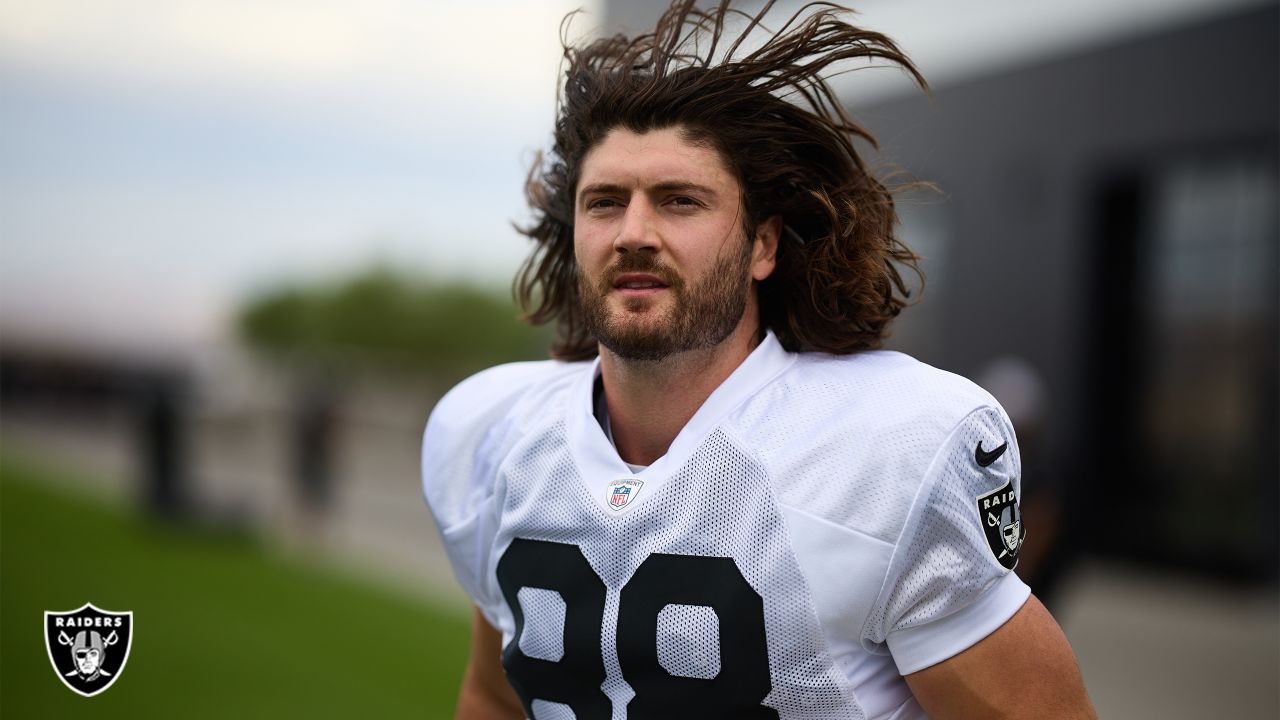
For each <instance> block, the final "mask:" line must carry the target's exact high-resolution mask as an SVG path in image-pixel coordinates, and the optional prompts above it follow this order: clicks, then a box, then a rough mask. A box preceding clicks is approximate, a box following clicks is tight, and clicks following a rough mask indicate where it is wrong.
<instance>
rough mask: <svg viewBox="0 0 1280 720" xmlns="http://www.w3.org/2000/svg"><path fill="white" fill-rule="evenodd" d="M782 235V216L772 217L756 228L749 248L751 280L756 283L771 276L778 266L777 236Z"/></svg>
mask: <svg viewBox="0 0 1280 720" xmlns="http://www.w3.org/2000/svg"><path fill="white" fill-rule="evenodd" d="M781 233H782V216H781V215H774V216H772V217H770V218H769V219H767V220H765V221H764V222H762V223H760V224H759V225H757V226H756V238H755V241H754V242H753V243H752V246H751V278H752V279H753V280H755V281H757V282H759V281H761V280H764V279H765V278H767V277H769V276H770V275H772V274H773V269H774V268H775V267H776V266H777V264H778V236H779V235H780V234H781Z"/></svg>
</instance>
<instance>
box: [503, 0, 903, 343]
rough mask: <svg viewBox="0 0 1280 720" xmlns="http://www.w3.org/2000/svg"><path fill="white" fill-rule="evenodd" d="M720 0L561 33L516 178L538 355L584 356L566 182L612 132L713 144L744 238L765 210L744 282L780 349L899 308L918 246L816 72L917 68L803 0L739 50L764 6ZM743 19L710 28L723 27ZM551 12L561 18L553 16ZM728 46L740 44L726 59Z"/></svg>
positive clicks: (872, 326)
mask: <svg viewBox="0 0 1280 720" xmlns="http://www.w3.org/2000/svg"><path fill="white" fill-rule="evenodd" d="M729 4H730V2H729V0H722V2H720V3H719V5H718V6H717V7H716V8H715V9H712V10H701V9H697V8H695V7H694V0H676V1H675V2H674V3H673V4H672V5H671V7H670V8H669V9H668V10H667V11H666V12H665V13H664V14H663V15H662V18H661V19H660V20H659V21H658V24H657V26H656V27H655V28H654V30H653V31H652V32H650V33H646V34H643V35H639V36H637V37H635V38H627V37H625V36H623V35H615V36H613V37H608V38H602V39H599V40H595V41H593V42H591V43H589V44H587V45H586V46H585V47H581V48H578V47H573V46H571V45H570V44H569V43H568V42H567V41H566V42H564V57H565V64H566V66H567V71H566V73H565V83H564V86H563V89H562V91H561V93H560V96H559V98H558V112H557V121H556V127H555V137H554V146H553V147H552V150H551V153H550V155H549V157H547V158H545V159H544V158H543V157H539V159H538V161H537V162H535V164H534V167H533V169H532V170H531V171H530V173H529V182H528V185H527V188H526V192H527V195H528V200H529V205H530V207H531V209H532V210H533V215H534V221H533V223H532V224H531V225H529V226H527V227H523V228H520V231H521V232H522V233H524V234H525V235H527V236H528V237H530V238H532V239H533V240H534V242H535V244H536V247H535V249H534V252H533V253H532V254H531V255H530V256H529V258H528V259H527V260H526V261H525V263H524V265H523V267H522V268H521V269H520V272H519V273H518V274H517V276H516V279H515V283H514V288H513V289H514V292H515V294H516V297H517V299H518V300H519V302H520V303H521V305H522V306H523V308H524V309H525V313H526V315H525V317H526V319H527V320H528V321H530V322H532V323H535V324H542V323H547V322H555V323H556V337H555V340H554V341H553V344H552V348H551V353H552V355H553V356H555V357H557V358H561V359H566V360H578V359H586V358H590V357H593V356H594V355H595V354H596V352H597V349H596V341H595V338H594V337H592V335H591V334H590V331H589V330H588V329H587V327H586V324H585V323H584V317H583V310H582V307H581V303H580V299H579V296H578V282H577V266H576V262H575V259H574V250H573V223H574V193H575V190H576V186H577V182H578V176H579V173H580V172H581V168H582V161H583V159H584V158H585V157H586V154H587V152H588V151H589V150H591V149H592V148H593V147H594V146H595V145H596V144H597V143H599V142H600V141H601V140H603V139H604V137H605V135H606V134H608V132H609V131H610V130H612V129H614V128H618V127H622V128H627V129H629V130H632V131H634V132H637V133H643V132H647V131H649V130H654V129H661V128H667V127H673V126H680V127H682V128H683V129H684V130H685V132H686V133H687V134H688V135H689V136H691V137H693V138H696V139H697V140H699V141H704V142H708V143H710V144H711V145H712V146H713V147H715V148H716V149H717V150H718V151H719V153H720V154H721V156H722V157H723V158H724V159H725V161H726V162H727V163H728V164H729V166H730V169H731V170H732V171H733V172H735V173H736V175H737V178H738V180H739V182H740V183H741V185H742V187H743V195H744V206H745V209H746V223H745V224H746V229H747V231H748V232H747V238H748V242H750V241H751V239H753V238H754V236H755V227H756V225H757V224H758V223H760V222H763V221H764V220H765V219H767V218H770V217H772V216H774V215H780V216H781V217H782V221H783V231H782V236H781V238H780V242H779V244H778V257H777V267H776V269H775V270H774V272H773V274H772V275H771V276H770V277H769V278H768V279H766V280H765V281H764V282H763V283H761V285H760V295H759V299H760V311H761V321H762V323H763V324H764V325H765V326H766V327H769V328H772V329H773V331H774V333H776V334H777V336H778V339H779V341H781V343H782V345H783V347H785V348H787V349H788V350H792V351H823V352H831V353H852V352H856V351H858V350H863V349H868V348H874V347H878V346H879V345H880V344H881V342H882V341H883V340H884V338H885V336H886V335H887V331H888V325H889V323H890V321H892V320H893V318H894V317H896V316H897V315H898V313H899V312H900V311H901V310H902V308H903V307H905V306H906V304H907V297H908V295H909V291H908V289H907V286H906V284H905V283H904V281H903V278H902V275H901V274H900V272H899V267H898V266H899V265H901V266H904V267H906V268H909V269H910V270H912V271H914V272H915V273H916V274H917V275H919V274H920V270H919V266H918V265H917V262H918V260H919V257H918V256H917V255H916V254H915V253H913V252H912V251H911V250H910V249H909V248H907V247H906V245H904V244H903V243H902V242H901V241H900V240H899V239H898V237H897V236H896V234H895V231H894V227H895V225H896V224H897V213H896V212H895V210H894V204H893V195H892V193H891V191H890V190H889V189H888V188H886V186H885V185H884V184H883V183H882V182H881V181H879V180H877V179H876V178H875V177H873V176H872V174H871V172H870V171H869V170H868V168H867V166H866V164H865V162H864V161H863V158H862V157H861V156H859V154H858V152H857V150H856V149H855V147H854V141H855V138H861V139H862V140H864V141H866V142H868V143H870V144H871V145H872V146H873V147H874V146H875V139H874V138H873V137H872V136H871V134H870V133H869V132H868V131H867V130H866V129H865V128H863V127H861V126H860V125H858V124H857V123H856V122H854V120H853V119H852V118H851V117H850V116H849V114H848V113H847V112H846V111H845V110H844V108H843V107H842V106H841V104H840V102H839V99H838V98H837V97H836V95H835V93H834V92H833V91H832V89H831V87H830V86H829V85H828V84H827V81H826V79H825V77H824V76H825V74H827V73H829V72H830V68H831V66H832V65H833V64H834V63H837V62H842V61H845V62H847V61H851V60H862V61H864V62H865V61H887V62H890V63H894V64H897V65H899V66H900V67H902V68H903V69H904V70H906V72H908V73H909V74H910V75H911V77H912V78H914V79H915V81H916V82H917V83H918V84H919V85H920V86H921V87H922V88H926V89H927V85H926V83H925V80H924V78H923V77H922V76H921V75H920V73H919V71H918V70H917V69H916V67H915V66H914V65H913V64H912V63H911V61H910V60H909V59H908V58H907V57H906V55H904V54H903V53H902V51H901V50H899V49H898V47H897V45H895V44H894V43H893V41H892V40H890V39H889V38H888V37H885V36H884V35H881V34H880V33H876V32H871V31H869V30H864V29H861V28H858V27H855V26H853V25H850V24H849V23H847V22H845V21H844V20H843V16H844V15H845V14H846V13H848V12H849V11H848V10H846V9H844V8H841V7H839V6H836V5H831V4H829V3H819V2H815V3H810V4H808V5H806V6H804V7H803V8H801V9H800V10H799V11H797V12H796V13H795V14H794V15H792V16H791V18H790V19H788V20H787V21H786V22H785V23H784V24H783V25H782V27H781V28H780V29H778V30H777V31H773V32H771V33H770V35H769V37H768V38H767V40H766V41H765V42H764V44H762V45H760V46H759V47H758V48H756V49H753V50H750V51H747V50H744V49H743V45H744V43H746V42H747V40H748V37H749V36H750V35H752V34H753V33H754V32H756V31H757V30H759V29H762V28H763V27H764V26H763V24H762V22H763V19H764V16H765V15H766V14H767V13H768V12H769V9H770V8H771V6H772V5H773V2H768V3H766V4H765V6H764V8H763V9H762V10H760V12H758V13H756V14H755V15H747V14H745V13H742V12H740V11H737V10H734V9H732V8H730V7H729ZM734 17H737V18H741V19H743V20H744V21H745V22H746V28H745V29H744V30H743V31H742V32H741V33H740V34H739V35H737V37H736V38H732V39H730V38H727V37H724V36H723V35H724V30H725V23H726V21H727V20H730V19H731V18H734ZM566 20H567V18H566ZM739 54H741V56H740V57H739Z"/></svg>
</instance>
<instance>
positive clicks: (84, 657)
mask: <svg viewBox="0 0 1280 720" xmlns="http://www.w3.org/2000/svg"><path fill="white" fill-rule="evenodd" d="M75 654H76V667H77V668H78V669H79V670H80V674H81V675H92V674H94V673H95V672H97V671H98V664H99V663H100V662H102V651H101V650H98V649H97V648H78V649H77V650H76V652H75Z"/></svg>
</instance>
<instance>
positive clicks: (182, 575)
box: [0, 456, 468, 720]
mask: <svg viewBox="0 0 1280 720" xmlns="http://www.w3.org/2000/svg"><path fill="white" fill-rule="evenodd" d="M55 472H57V471H54V470H51V469H49V468H47V467H43V466H40V465H37V464H32V463H30V462H27V461H22V460H19V459H18V458H16V457H13V456H9V457H5V456H0V716H3V717H4V718H60V717H93V718H96V719H99V720H100V719H102V718H114V717H119V718H131V719H133V718H151V717H165V718H169V717H182V718H237V719H239V718H282V717H285V718H303V717H319V718H331V717H332V718H347V717H355V718H370V719H371V718H397V717H413V718H445V717H451V716H452V712H453V702H454V697H455V694H456V690H457V687H458V683H459V680H460V678H461V674H462V667H463V663H464V661H465V658H466V646H467V634H468V629H467V621H466V618H465V616H464V615H460V614H459V613H457V612H456V611H444V610H439V609H436V608H433V607H431V606H428V605H425V604H423V603H422V602H419V601H417V600H414V599H410V598H407V597H404V596H401V595H397V594H396V593H394V592H392V591H390V590H386V589H381V588H376V587H372V586H369V585H367V584H365V583H362V582H360V581H358V580H354V579H351V578H348V577H343V576H341V575H339V574H337V573H333V572H328V571H325V570H323V569H318V568H314V567H309V566H306V565H303V564H299V563H296V562H290V561H288V560H285V559H282V558H279V557H276V556H273V555H272V554H271V553H270V552H268V551H266V550H264V549H263V547H262V546H261V545H260V544H259V543H257V542H256V541H254V540H253V539H251V538H246V537H228V536H226V535H225V534H224V535H216V534H212V533H210V532H208V531H203V532H202V531H195V530H190V529H183V528H178V527H169V526H164V525H158V524H156V523H153V522H149V521H146V520H144V519H142V518H140V517H137V516H135V515H131V514H128V513H124V512H122V511H120V510H118V509H115V508H111V507H107V506H103V505H100V504H97V503H95V502H91V501H87V500H85V499H82V498H79V497H75V496H73V495H68V494H66V493H65V492H63V491H59V490H57V489H55V488H56V487H59V486H62V487H65V483H63V484H59V483H55V482H51V481H50V480H51V479H52V478H50V475H51V474H53V473H55ZM85 602H92V603H93V604H94V605H96V606H98V607H100V608H104V609H107V610H114V611H121V610H132V611H133V613H134V639H133V648H132V650H131V652H130V655H129V662H128V665H127V667H126V668H125V670H124V672H123V673H122V674H121V675H120V678H119V680H118V681H117V682H116V683H115V685H113V686H112V687H111V688H110V689H108V690H107V691H106V692H104V693H102V694H101V695H98V696H96V697H93V698H83V697H81V696H79V695H76V694H74V693H72V692H71V691H70V690H68V689H67V688H66V687H64V686H63V684H62V682H61V681H60V680H59V679H58V678H57V677H55V675H54V671H53V668H52V666H51V664H50V663H49V659H48V655H47V653H46V651H45V647H44V635H43V623H44V611H46V610H55V611H62V610H71V609H75V608H78V607H80V606H81V605H82V604H84V603H85Z"/></svg>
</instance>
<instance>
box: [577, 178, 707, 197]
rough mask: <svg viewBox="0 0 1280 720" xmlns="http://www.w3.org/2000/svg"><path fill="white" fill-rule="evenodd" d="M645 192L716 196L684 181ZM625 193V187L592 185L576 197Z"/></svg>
mask: <svg viewBox="0 0 1280 720" xmlns="http://www.w3.org/2000/svg"><path fill="white" fill-rule="evenodd" d="M647 190H648V191H657V192H693V193H701V194H704V195H710V196H712V197H715V196H716V191H715V190H712V189H711V188H709V187H707V186H706V185H699V184H698V183H695V182H688V181H684V180H669V181H667V182H660V183H658V184H656V185H652V186H650V187H649V188H647ZM627 191H628V189H627V188H626V187H624V186H622V185H617V184H615V183H592V184H590V185H587V186H585V187H583V188H581V189H580V190H578V197H579V198H582V197H585V196H587V195H593V194H599V195H614V194H618V193H625V192H627Z"/></svg>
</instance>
